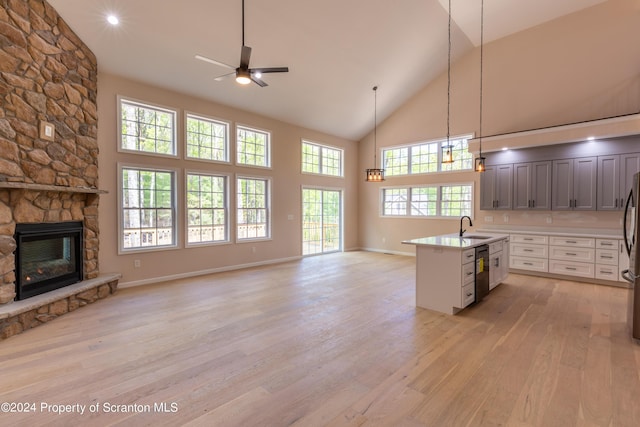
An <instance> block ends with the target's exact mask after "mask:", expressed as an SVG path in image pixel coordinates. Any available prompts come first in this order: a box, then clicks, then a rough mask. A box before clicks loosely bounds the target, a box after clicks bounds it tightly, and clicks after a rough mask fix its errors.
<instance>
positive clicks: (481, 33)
mask: <svg viewBox="0 0 640 427" xmlns="http://www.w3.org/2000/svg"><path fill="white" fill-rule="evenodd" d="M483 51H484V0H481V1H480V129H479V132H480V139H479V142H480V157H482V81H483V75H482V68H483V63H484V61H483V56H484V52H483Z"/></svg>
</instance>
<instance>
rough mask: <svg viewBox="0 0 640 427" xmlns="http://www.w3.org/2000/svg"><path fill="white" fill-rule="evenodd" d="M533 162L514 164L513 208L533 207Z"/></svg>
mask: <svg viewBox="0 0 640 427" xmlns="http://www.w3.org/2000/svg"><path fill="white" fill-rule="evenodd" d="M531 169H532V165H531V163H519V164H515V165H513V209H531V205H532V199H533V197H532V196H531V187H532V185H531V184H532V183H531Z"/></svg>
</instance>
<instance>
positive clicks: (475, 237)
mask: <svg viewBox="0 0 640 427" xmlns="http://www.w3.org/2000/svg"><path fill="white" fill-rule="evenodd" d="M462 238H463V239H476V240H484V239H490V238H491V236H478V235H475V234H470V235H468V236H462Z"/></svg>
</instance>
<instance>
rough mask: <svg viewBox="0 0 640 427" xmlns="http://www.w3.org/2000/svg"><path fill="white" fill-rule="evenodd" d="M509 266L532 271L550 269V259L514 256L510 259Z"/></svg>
mask: <svg viewBox="0 0 640 427" xmlns="http://www.w3.org/2000/svg"><path fill="white" fill-rule="evenodd" d="M509 267H510V268H517V269H520V270H532V271H542V272H545V273H546V272H547V271H549V267H548V261H547V260H546V259H543V258H525V257H518V256H512V257H511V258H510V259H509Z"/></svg>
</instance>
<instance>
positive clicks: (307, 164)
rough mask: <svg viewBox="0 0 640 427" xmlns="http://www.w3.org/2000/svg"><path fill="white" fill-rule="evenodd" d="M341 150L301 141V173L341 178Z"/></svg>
mask: <svg viewBox="0 0 640 427" xmlns="http://www.w3.org/2000/svg"><path fill="white" fill-rule="evenodd" d="M342 152H343V151H342V150H341V149H339V148H333V147H328V146H326V145H320V144H314V143H313V142H309V141H302V172H304V173H316V174H321V175H330V176H343V172H342Z"/></svg>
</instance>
